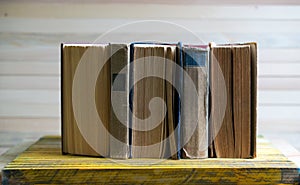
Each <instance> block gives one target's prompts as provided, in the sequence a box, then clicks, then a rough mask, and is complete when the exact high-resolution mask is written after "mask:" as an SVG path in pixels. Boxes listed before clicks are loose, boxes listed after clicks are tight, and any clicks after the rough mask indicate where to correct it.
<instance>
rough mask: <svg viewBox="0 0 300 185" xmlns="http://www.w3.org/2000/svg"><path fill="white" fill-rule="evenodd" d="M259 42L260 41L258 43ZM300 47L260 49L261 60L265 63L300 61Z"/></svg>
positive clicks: (259, 56)
mask: <svg viewBox="0 0 300 185" xmlns="http://www.w3.org/2000/svg"><path fill="white" fill-rule="evenodd" d="M258 44H259V43H258ZM299 53H300V49H298V48H289V49H285V48H276V49H262V50H258V54H259V55H258V58H259V62H263V63H287V62H295V63H299V62H300V58H299Z"/></svg>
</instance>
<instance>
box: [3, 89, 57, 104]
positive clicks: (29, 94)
mask: <svg viewBox="0 0 300 185" xmlns="http://www.w3.org/2000/svg"><path fill="white" fill-rule="evenodd" d="M1 103H20V104H25V103H28V104H35V103H36V104H50V105H51V104H57V105H59V104H60V91H59V90H31V89H29V90H24V89H21V90H3V89H1V90H0V104H1Z"/></svg>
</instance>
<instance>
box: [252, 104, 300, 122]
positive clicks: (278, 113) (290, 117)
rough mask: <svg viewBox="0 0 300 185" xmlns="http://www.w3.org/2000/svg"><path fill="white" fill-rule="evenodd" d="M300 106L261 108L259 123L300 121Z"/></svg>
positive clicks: (259, 108) (259, 109)
mask: <svg viewBox="0 0 300 185" xmlns="http://www.w3.org/2000/svg"><path fill="white" fill-rule="evenodd" d="M299 111H300V106H259V107H258V120H259V122H271V121H277V122H278V121H281V122H282V121H285V122H289V121H298V122H299V121H300V114H299Z"/></svg>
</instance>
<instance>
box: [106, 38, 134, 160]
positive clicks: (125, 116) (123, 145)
mask: <svg viewBox="0 0 300 185" xmlns="http://www.w3.org/2000/svg"><path fill="white" fill-rule="evenodd" d="M110 52H111V53H110V66H111V69H110V70H111V102H112V104H111V105H112V108H111V109H110V110H111V113H110V123H109V133H110V139H109V142H110V147H109V148H110V153H109V156H110V157H111V158H120V159H124V158H128V157H129V67H128V66H127V65H128V64H129V46H128V45H127V44H110Z"/></svg>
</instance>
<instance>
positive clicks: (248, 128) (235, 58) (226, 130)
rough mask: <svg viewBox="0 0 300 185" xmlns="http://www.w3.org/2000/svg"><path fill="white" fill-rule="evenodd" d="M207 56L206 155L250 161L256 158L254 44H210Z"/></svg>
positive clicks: (255, 68)
mask: <svg viewBox="0 0 300 185" xmlns="http://www.w3.org/2000/svg"><path fill="white" fill-rule="evenodd" d="M210 54H211V55H210V88H211V95H210V113H211V119H210V131H209V135H210V141H209V142H210V152H209V155H210V157H221V158H253V157H255V156H256V151H255V147H256V146H255V145H256V144H255V143H256V142H255V137H256V106H257V103H256V102H257V97H256V96H257V95H256V92H257V72H256V71H257V59H256V44H255V43H249V44H232V45H213V44H212V45H211V50H210ZM224 100H225V101H224Z"/></svg>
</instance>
